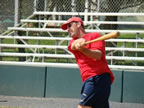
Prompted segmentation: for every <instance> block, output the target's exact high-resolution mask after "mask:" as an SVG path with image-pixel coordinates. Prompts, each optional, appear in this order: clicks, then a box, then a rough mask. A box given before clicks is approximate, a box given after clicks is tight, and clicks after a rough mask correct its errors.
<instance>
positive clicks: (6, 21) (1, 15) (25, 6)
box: [0, 0, 34, 34]
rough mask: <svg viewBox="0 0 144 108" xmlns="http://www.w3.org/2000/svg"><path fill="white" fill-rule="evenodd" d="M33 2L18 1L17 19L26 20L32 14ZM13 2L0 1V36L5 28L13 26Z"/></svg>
mask: <svg viewBox="0 0 144 108" xmlns="http://www.w3.org/2000/svg"><path fill="white" fill-rule="evenodd" d="M33 10H34V0H19V5H18V9H17V11H19V12H18V15H19V19H22V18H27V17H28V16H30V15H31V14H32V13H33ZM14 17H15V0H0V34H1V33H3V32H4V31H5V30H7V27H12V26H14V19H15V18H14Z"/></svg>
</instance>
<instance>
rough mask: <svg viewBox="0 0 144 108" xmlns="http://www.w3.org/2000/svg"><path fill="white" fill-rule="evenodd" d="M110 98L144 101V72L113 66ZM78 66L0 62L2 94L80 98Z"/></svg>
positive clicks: (80, 84) (113, 99) (123, 100)
mask: <svg viewBox="0 0 144 108" xmlns="http://www.w3.org/2000/svg"><path fill="white" fill-rule="evenodd" d="M112 72H113V73H114V76H115V81H114V83H113V84H112V90H111V96H110V100H111V101H117V102H132V103H144V92H143V91H144V84H143V82H144V72H139V71H137V72H136V71H126V70H125V71H124V70H112ZM81 86H82V83H81V78H80V73H79V69H74V68H52V67H30V66H28V67H26V66H7V65H0V95H9V96H34V97H63V98H79V97H80V90H81Z"/></svg>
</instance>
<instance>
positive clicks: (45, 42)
mask: <svg viewBox="0 0 144 108" xmlns="http://www.w3.org/2000/svg"><path fill="white" fill-rule="evenodd" d="M31 35H32V34H31ZM42 35H46V34H44V33H43V34H42ZM53 35H56V36H58V37H60V36H61V37H64V36H66V34H65V33H62V34H58V33H53ZM138 37H139V38H144V36H143V35H142V34H140V35H138ZM119 39H136V35H135V34H121V35H120V36H119ZM25 41H26V42H27V43H28V44H31V45H37V44H39V45H56V44H57V43H58V42H59V41H55V40H25ZM3 43H5V44H14V43H17V41H16V40H13V39H4V40H3ZM67 44H68V41H64V42H63V43H62V45H65V46H67ZM123 45H124V43H123V42H120V43H117V47H121V46H123ZM125 47H127V48H135V47H136V44H135V43H132V42H131V43H130V42H129V43H125ZM138 48H144V44H143V43H138ZM38 51H39V52H40V53H43V52H44V53H46V54H48V53H50V54H55V51H56V52H57V53H59V54H65V51H64V50H61V49H57V50H55V49H38ZM3 52H17V53H18V52H19V49H18V48H3ZM25 52H27V53H33V52H32V51H31V50H30V49H28V48H26V49H25ZM106 53H108V52H106ZM116 54H117V56H123V54H122V52H120V51H118V52H117V53H116ZM126 55H127V56H135V55H136V53H134V52H126ZM137 55H138V57H144V53H142V52H138V53H137ZM42 59H43V58H41V59H38V58H37V57H36V59H35V62H39V61H42ZM2 60H4V61H15V60H16V61H18V60H19V58H18V57H2ZM44 61H45V62H62V63H67V62H75V59H72V60H70V59H62V58H60V59H58V58H45V59H44ZM108 62H109V61H108ZM135 63H136V64H137V65H142V66H143V65H144V61H135ZM117 64H127V65H131V64H132V63H131V61H130V60H129V61H126V60H125V61H118V62H117Z"/></svg>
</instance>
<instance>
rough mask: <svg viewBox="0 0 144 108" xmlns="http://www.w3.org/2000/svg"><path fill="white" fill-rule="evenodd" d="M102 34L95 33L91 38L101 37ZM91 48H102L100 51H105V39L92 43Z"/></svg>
mask: <svg viewBox="0 0 144 108" xmlns="http://www.w3.org/2000/svg"><path fill="white" fill-rule="evenodd" d="M100 36H101V34H99V33H95V34H94V35H93V36H92V38H91V40H93V39H96V38H99V37H100ZM90 48H91V49H93V50H100V51H102V52H103V51H105V41H104V40H102V41H97V42H94V43H91V44H90Z"/></svg>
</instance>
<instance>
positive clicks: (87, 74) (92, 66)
mask: <svg viewBox="0 0 144 108" xmlns="http://www.w3.org/2000/svg"><path fill="white" fill-rule="evenodd" d="M100 36H101V35H100V34H99V33H88V34H86V35H85V36H83V38H84V39H85V40H86V41H90V40H93V39H96V38H98V37H100ZM74 40H75V39H72V40H71V41H70V43H69V45H68V50H69V51H71V52H72V53H73V54H74V56H75V59H76V62H77V64H78V66H79V68H80V72H81V78H82V81H83V82H84V81H85V80H87V79H88V78H91V77H93V76H96V75H100V74H103V73H109V74H110V77H111V83H112V82H113V80H114V76H113V73H112V72H111V70H110V69H109V67H108V65H107V61H106V58H105V41H98V42H94V43H91V44H88V45H87V46H86V48H88V49H93V50H100V51H101V52H102V57H101V59H100V60H96V59H94V58H90V57H88V56H86V55H84V54H83V53H81V52H80V51H77V50H71V44H72V42H73V41H74Z"/></svg>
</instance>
